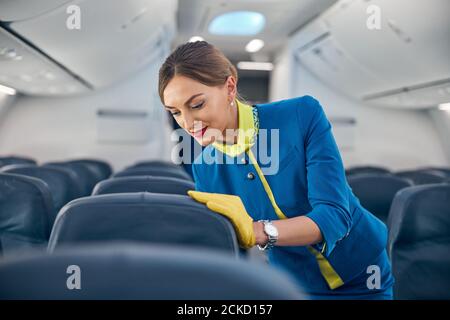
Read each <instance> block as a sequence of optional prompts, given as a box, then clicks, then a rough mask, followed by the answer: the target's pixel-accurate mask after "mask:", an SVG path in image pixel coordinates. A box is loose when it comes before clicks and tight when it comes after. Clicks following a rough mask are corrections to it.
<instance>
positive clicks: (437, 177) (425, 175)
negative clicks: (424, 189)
mask: <svg viewBox="0 0 450 320" xmlns="http://www.w3.org/2000/svg"><path fill="white" fill-rule="evenodd" d="M395 174H396V175H397V176H399V177H402V178H406V179H410V180H412V181H413V182H414V184H416V185H420V184H433V183H441V182H444V180H445V179H446V176H445V174H443V173H439V172H437V171H434V172H433V171H423V170H411V171H410V170H408V171H399V172H396V173H395Z"/></svg>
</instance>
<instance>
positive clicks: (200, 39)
mask: <svg viewBox="0 0 450 320" xmlns="http://www.w3.org/2000/svg"><path fill="white" fill-rule="evenodd" d="M204 40H205V39H203V38H202V37H200V36H193V37H192V38H190V39H189V42H197V41H204Z"/></svg>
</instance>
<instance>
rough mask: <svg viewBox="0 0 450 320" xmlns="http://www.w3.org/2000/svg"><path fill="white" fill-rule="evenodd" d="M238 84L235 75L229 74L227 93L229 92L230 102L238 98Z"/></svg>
mask: <svg viewBox="0 0 450 320" xmlns="http://www.w3.org/2000/svg"><path fill="white" fill-rule="evenodd" d="M236 85H237V83H236V79H235V78H234V77H233V76H229V77H228V78H227V82H226V87H227V91H228V92H227V93H228V98H229V100H230V101H229V102H230V103H231V102H233V101H234V99H235V98H236V91H237V89H236V87H237V86H236Z"/></svg>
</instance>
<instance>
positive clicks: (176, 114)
mask: <svg viewBox="0 0 450 320" xmlns="http://www.w3.org/2000/svg"><path fill="white" fill-rule="evenodd" d="M171 114H172V116H174V117H176V116H179V115H180V112H171Z"/></svg>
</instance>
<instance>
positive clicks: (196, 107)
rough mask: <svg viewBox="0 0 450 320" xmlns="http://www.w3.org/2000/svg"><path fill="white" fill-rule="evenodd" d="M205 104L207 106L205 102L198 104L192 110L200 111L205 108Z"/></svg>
mask: <svg viewBox="0 0 450 320" xmlns="http://www.w3.org/2000/svg"><path fill="white" fill-rule="evenodd" d="M204 104H205V103H204V102H202V103H199V104H196V105H195V106H192V109H200V108H201V107H203V105H204Z"/></svg>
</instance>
